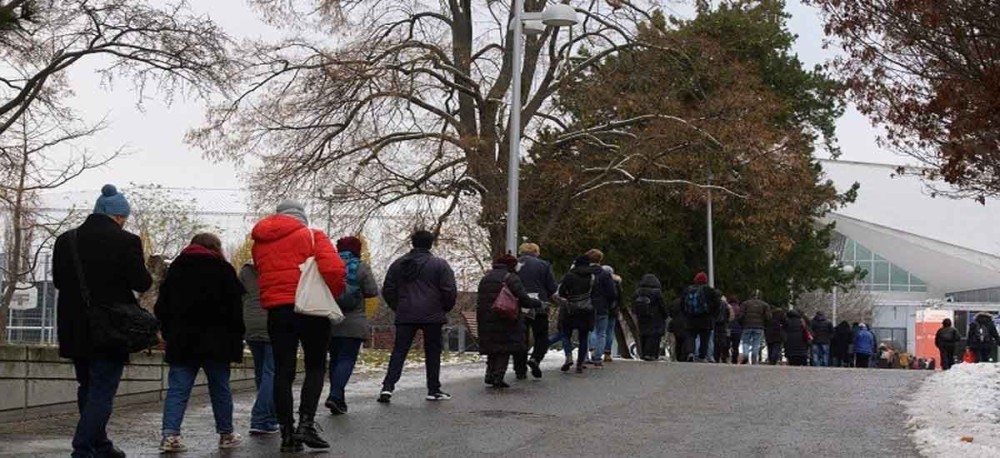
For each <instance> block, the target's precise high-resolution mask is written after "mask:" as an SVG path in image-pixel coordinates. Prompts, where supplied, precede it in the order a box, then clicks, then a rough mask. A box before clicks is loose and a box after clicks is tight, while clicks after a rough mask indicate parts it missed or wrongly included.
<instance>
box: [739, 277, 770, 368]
mask: <svg viewBox="0 0 1000 458" xmlns="http://www.w3.org/2000/svg"><path fill="white" fill-rule="evenodd" d="M742 313H743V316H742V317H740V321H741V322H742V324H743V343H742V347H743V355H745V356H744V358H747V359H748V360H749V361H750V364H760V348H761V343H762V342H763V341H764V328H766V327H767V325H768V323H770V321H771V306H770V305H769V304H768V303H767V302H764V301H762V300H761V299H760V291H759V290H758V291H755V292H754V297H753V299H750V300H748V301H746V302H744V303H743V310H742Z"/></svg>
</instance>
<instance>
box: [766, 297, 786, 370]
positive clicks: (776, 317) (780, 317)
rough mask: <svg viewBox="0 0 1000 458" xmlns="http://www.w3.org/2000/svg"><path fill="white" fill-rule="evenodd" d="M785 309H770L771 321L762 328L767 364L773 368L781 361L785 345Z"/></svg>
mask: <svg viewBox="0 0 1000 458" xmlns="http://www.w3.org/2000/svg"><path fill="white" fill-rule="evenodd" d="M786 320H787V317H786V314H785V309H783V308H781V307H771V320H770V321H768V322H767V324H766V327H765V328H764V340H765V341H767V363H768V364H770V365H772V366H774V365H775V364H778V362H780V361H781V351H782V347H784V345H785V331H784V327H785V321H786Z"/></svg>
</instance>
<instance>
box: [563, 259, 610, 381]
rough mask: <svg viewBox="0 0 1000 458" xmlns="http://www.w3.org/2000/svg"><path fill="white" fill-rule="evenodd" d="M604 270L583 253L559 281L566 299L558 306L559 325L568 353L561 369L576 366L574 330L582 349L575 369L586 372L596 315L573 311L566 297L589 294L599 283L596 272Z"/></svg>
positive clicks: (564, 347)
mask: <svg viewBox="0 0 1000 458" xmlns="http://www.w3.org/2000/svg"><path fill="white" fill-rule="evenodd" d="M599 270H602V269H601V268H600V267H599V266H597V267H595V266H592V265H590V259H588V258H587V257H586V256H581V257H579V258H576V260H574V261H573V268H572V269H571V270H570V271H569V272H568V273H567V274H566V275H564V276H563V278H562V281H561V282H560V283H559V291H558V295H559V297H560V298H562V299H563V302H562V303H561V304H560V306H559V328H560V334H561V336H562V346H563V352H565V353H566V362H565V363H563V365H562V371H563V372H566V371H568V370H569V369H570V367H572V366H573V342H572V338H573V331H576V333H577V340H578V341H579V343H580V348H579V349H577V355H576V356H577V357H576V372H577V373H578V374H579V373H582V372H583V365H584V363H585V362H586V360H587V346H588V340H589V339H588V336H589V334H590V331H591V330H592V329H594V320H595V314H594V313H593V312H591V313H575V314H571V313H570V312H569V310H568V309H567V307H566V302H565V301H566V300H570V299H572V298H574V297H581V296H590V295H591V294H592V292H593V289H594V287H595V284H596V282H597V274H598V272H597V271H599Z"/></svg>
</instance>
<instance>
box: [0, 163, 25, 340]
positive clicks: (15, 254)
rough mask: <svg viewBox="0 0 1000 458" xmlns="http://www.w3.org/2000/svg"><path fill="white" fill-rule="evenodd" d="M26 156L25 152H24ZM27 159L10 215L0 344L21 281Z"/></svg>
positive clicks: (0, 311)
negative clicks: (9, 235)
mask: <svg viewBox="0 0 1000 458" xmlns="http://www.w3.org/2000/svg"><path fill="white" fill-rule="evenodd" d="M25 155H27V151H25ZM27 166H28V158H27V157H24V158H23V160H22V162H21V169H20V177H19V178H18V180H19V181H18V187H17V191H16V192H15V195H14V208H13V209H12V210H13V211H12V214H11V238H12V239H13V243H12V244H11V247H10V250H9V251H8V253H7V266H6V269H7V272H6V275H5V276H6V277H7V278H6V279H5V280H6V284H5V285H4V291H3V297H2V298H0V343H4V342H6V341H7V324H8V323H7V316H8V315H9V314H10V303H11V301H13V299H14V293H15V292H16V291H17V284H18V283H20V281H21V276H22V272H21V255H22V253H21V252H22V251H23V249H22V248H21V245H22V244H23V240H24V227H23V225H22V224H21V223H22V221H21V219H22V218H23V217H24V216H23V215H24V208H23V206H24V180H25V176H26V175H27V171H28V169H27Z"/></svg>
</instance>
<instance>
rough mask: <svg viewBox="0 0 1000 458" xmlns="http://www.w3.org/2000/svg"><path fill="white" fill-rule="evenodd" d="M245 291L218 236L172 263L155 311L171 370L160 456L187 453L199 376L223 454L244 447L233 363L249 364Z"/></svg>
mask: <svg viewBox="0 0 1000 458" xmlns="http://www.w3.org/2000/svg"><path fill="white" fill-rule="evenodd" d="M243 292H244V290H243V285H242V284H241V283H240V280H239V278H238V277H237V276H236V271H235V270H234V269H233V266H232V265H231V264H229V262H228V261H226V258H225V255H223V253H222V241H221V240H219V237H217V236H216V235H214V234H198V235H196V236H194V239H192V240H191V244H190V245H188V246H187V248H185V249H184V250H183V251H181V254H180V256H178V257H177V259H174V261H173V262H172V263H170V268H169V269H168V270H167V275H166V278H164V280H163V284H162V285H160V294H159V297H158V298H157V301H156V306H155V307H154V309H153V311H154V313H155V315H156V318H157V319H158V320H159V321H160V330H161V332H162V335H163V341H164V345H165V348H166V351H165V352H164V360H166V362H167V364H168V365H169V366H170V371H169V374H168V376H167V396H166V398H165V399H164V400H163V428H162V433H163V435H162V438H161V440H160V451H162V452H168V453H171V452H183V451H185V450H187V447H186V446H185V445H184V443H183V442H182V441H181V423H183V421H184V412H185V410H187V404H188V400H190V398H191V389H192V388H194V382H195V377H197V376H198V371H199V370H202V371H204V372H205V378H206V379H208V394H209V397H210V398H211V400H212V412H213V413H214V414H215V432H216V433H217V434H218V435H219V448H220V449H223V450H225V449H230V448H235V447H238V446H239V445H240V443H241V442H242V438H241V437H240V435H239V434H238V433H236V432H234V430H233V393H232V391H231V389H230V386H229V376H230V367H229V365H230V364H231V363H239V362H242V361H243V332H244V331H245V328H244V326H243Z"/></svg>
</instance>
